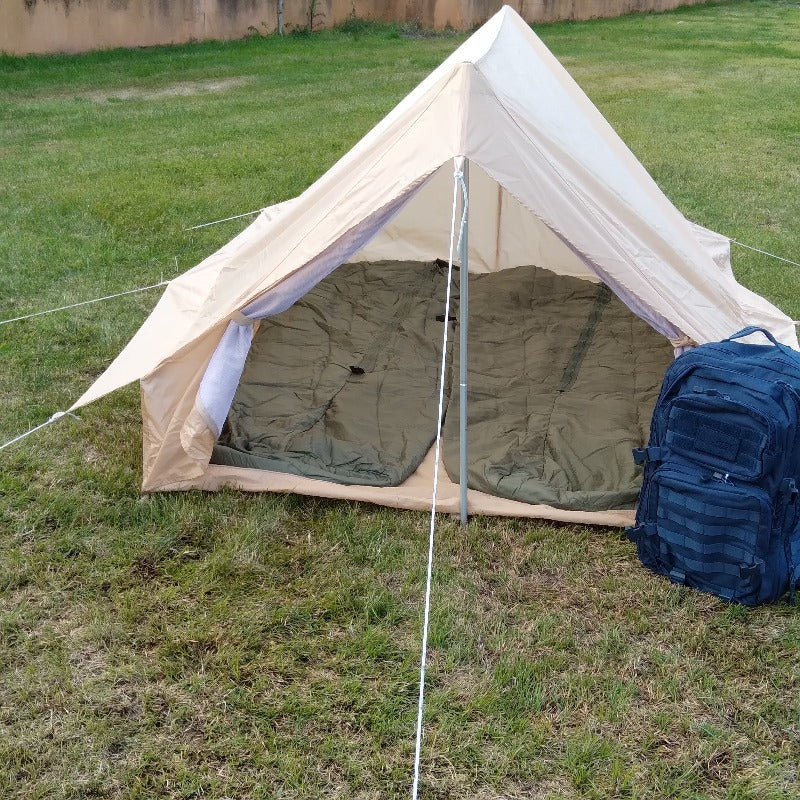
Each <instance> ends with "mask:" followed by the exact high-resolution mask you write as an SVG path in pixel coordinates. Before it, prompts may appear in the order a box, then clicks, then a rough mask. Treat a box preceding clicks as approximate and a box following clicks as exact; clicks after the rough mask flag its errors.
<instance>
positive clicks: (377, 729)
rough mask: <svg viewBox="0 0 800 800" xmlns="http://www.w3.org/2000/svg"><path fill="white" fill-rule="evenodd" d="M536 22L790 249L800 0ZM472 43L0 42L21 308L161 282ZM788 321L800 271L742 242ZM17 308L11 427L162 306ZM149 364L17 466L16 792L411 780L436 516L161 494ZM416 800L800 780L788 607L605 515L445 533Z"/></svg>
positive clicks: (742, 258)
mask: <svg viewBox="0 0 800 800" xmlns="http://www.w3.org/2000/svg"><path fill="white" fill-rule="evenodd" d="M539 32H540V34H541V35H542V36H543V38H544V39H545V41H546V43H547V44H548V45H549V46H550V47H551V48H552V49H553V50H554V52H555V53H556V55H558V56H559V58H561V59H562V61H563V62H564V63H565V64H566V65H567V67H568V68H569V69H570V71H571V72H572V74H573V75H574V76H575V77H576V79H577V80H578V82H579V83H580V84H581V85H582V86H583V87H584V89H585V90H586V91H587V93H588V94H589V96H590V97H591V98H592V99H593V100H594V101H595V102H596V103H597V104H598V106H599V107H600V109H601V110H602V111H603V113H604V114H605V115H606V116H607V117H608V118H609V120H610V121H611V123H612V124H613V125H614V126H615V128H616V129H617V130H618V131H619V132H620V134H621V135H622V136H623V138H624V139H625V140H626V142H628V144H629V145H630V146H631V148H632V149H633V151H634V152H635V153H636V154H637V155H638V156H639V158H640V159H641V160H642V161H643V163H644V164H645V166H646V167H647V168H648V169H649V170H650V171H651V173H652V174H653V175H654V177H655V178H656V180H657V181H658V182H659V184H660V185H661V186H662V187H663V188H664V190H665V191H666V192H667V194H668V195H669V196H670V197H671V198H672V199H673V200H674V201H675V202H676V204H677V205H678V206H679V208H681V210H682V211H683V212H684V213H686V214H687V215H688V216H689V217H691V218H693V219H694V220H696V221H697V222H700V223H702V224H704V225H707V226H709V227H712V228H715V229H717V230H721V231H723V232H725V233H727V234H729V235H734V236H737V237H738V238H740V239H741V240H742V241H744V242H748V243H751V244H754V245H757V246H760V247H764V248H765V249H767V250H771V251H774V252H778V253H781V254H784V255H787V256H789V257H793V258H795V260H797V256H798V254H800V228H798V225H797V219H798V218H799V217H800V213H799V212H800V192H799V191H798V188H800V187H799V186H798V184H800V172H799V171H798V161H797V153H798V145H800V128H799V127H798V124H797V108H798V107H800V45H798V42H800V36H798V33H800V8H798V7H797V5H796V4H793V3H783V2H765V1H762V2H731V3H722V4H715V5H710V6H707V7H695V8H691V9H684V10H680V11H678V12H674V13H670V14H664V15H657V16H638V17H628V18H624V19H620V20H609V21H594V22H588V23H580V24H561V25H553V26H547V27H543V28H542V29H541V30H540V31H539ZM458 41H459V39H458V38H457V37H451V36H445V37H430V38H424V37H414V38H409V37H405V36H402V35H399V33H398V31H397V30H396V29H393V28H380V27H377V28H372V27H369V28H363V29H362V28H360V27H359V28H357V29H355V32H354V33H347V32H342V31H340V32H330V33H322V34H319V35H317V34H315V35H314V36H312V37H288V38H287V39H284V40H279V39H277V38H269V37H268V38H253V39H249V40H246V41H243V42H234V43H225V44H220V43H212V44H195V45H191V46H186V47H175V48H156V49H150V50H142V51H113V52H105V53H94V54H90V55H86V56H80V57H61V56H56V57H50V58H25V59H18V58H9V57H0V119H2V120H3V124H2V125H1V126H0V187H2V190H0V207H1V208H2V219H3V221H4V225H3V226H2V228H1V229H0V263H2V265H3V267H2V269H1V270H0V318H6V317H10V316H16V315H18V314H22V313H26V312H28V311H37V310H40V309H43V308H47V307H52V306H55V305H59V304H62V303H67V302H74V301H77V300H82V299H85V298H89V297H96V296H99V295H101V294H107V293H110V292H113V291H117V290H121V289H127V288H130V287H133V286H138V285H143V284H146V283H151V282H154V280H157V279H158V278H159V276H160V275H161V273H162V272H163V273H164V275H165V276H166V277H169V276H170V275H172V274H174V271H175V260H177V265H178V268H179V269H181V270H183V269H185V268H188V267H189V266H191V265H192V264H194V263H196V262H197V261H199V260H200V259H201V258H202V257H203V256H204V255H206V254H207V253H209V252H211V251H212V250H213V249H214V248H216V247H217V246H219V245H221V244H222V243H224V242H225V241H227V240H228V239H229V238H230V237H231V236H232V235H233V233H234V232H235V231H237V230H239V229H240V227H241V223H240V222H232V223H226V224H224V225H219V226H216V227H212V228H206V229H203V230H201V231H194V232H191V233H189V232H186V231H184V228H186V227H187V226H189V225H191V224H195V223H199V222H204V221H207V220H211V219H216V218H219V217H223V216H227V215H228V214H232V213H237V212H240V211H246V210H249V209H251V208H257V207H260V206H262V205H264V204H267V203H271V202H276V201H278V200H281V199H284V198H286V197H290V196H292V195H295V194H297V193H298V192H300V191H301V190H302V189H303V188H304V187H305V186H306V185H307V184H308V183H309V182H311V181H312V180H313V179H314V178H316V177H317V176H318V175H319V174H321V173H322V172H323V171H324V170H325V169H326V168H327V167H328V166H329V165H330V164H331V163H332V162H333V161H334V160H335V159H336V158H337V157H338V156H340V155H341V154H343V153H344V152H346V151H347V149H348V148H349V147H350V146H351V145H352V144H353V143H354V142H355V141H356V140H357V139H358V138H359V137H360V136H361V135H362V134H363V133H364V132H365V131H366V130H367V129H368V128H369V127H370V126H371V125H372V124H373V123H374V122H376V121H377V120H378V119H380V118H381V116H382V115H383V114H384V113H385V112H386V111H388V110H389V109H390V108H391V107H392V105H393V104H394V103H395V102H396V101H397V100H398V99H399V98H400V97H402V96H403V94H404V93H405V92H406V91H408V90H409V89H410V88H412V87H413V86H414V85H415V84H416V83H417V82H418V81H419V80H420V79H421V78H422V77H423V76H424V75H425V74H426V73H427V72H428V71H429V70H430V69H431V68H433V67H434V66H435V65H436V64H437V63H439V62H440V61H441V59H442V58H443V57H445V56H446V55H447V54H448V53H449V52H450V51H452V49H453V48H454V47H455V46H456V44H457V43H458ZM735 257H736V262H735V268H736V271H737V274H738V275H739V276H740V278H741V279H742V281H743V282H744V283H746V285H748V286H750V287H751V288H753V289H755V290H756V291H758V292H760V293H762V294H765V295H766V296H768V297H769V298H770V299H771V300H773V301H775V302H776V303H777V304H778V305H780V306H781V307H782V308H783V309H784V310H786V311H787V312H788V313H790V314H792V315H793V316H795V317H798V316H800V299H798V298H800V278H799V277H798V276H800V272H798V271H797V270H792V269H791V268H788V267H786V266H782V265H780V264H779V263H778V262H772V261H770V260H766V259H763V258H762V257H761V256H758V255H757V254H753V253H750V252H749V251H736V252H735ZM155 299H156V298H155V296H154V294H152V293H150V294H142V295H134V296H131V297H128V298H123V299H120V300H116V301H109V302H108V303H105V304H98V305H93V306H87V307H84V308H81V309H76V310H75V311H72V312H69V313H62V314H55V315H51V316H47V317H41V318H39V319H36V320H30V321H27V322H22V323H14V324H13V325H5V326H0V409H2V412H1V413H0V441H5V440H6V439H8V438H10V437H11V436H13V435H14V434H16V433H18V432H20V431H21V430H23V429H25V428H27V427H28V426H29V425H32V424H35V423H38V422H41V421H42V420H43V419H45V418H47V416H49V415H50V414H51V413H52V412H53V411H54V410H56V409H59V408H65V407H67V406H68V405H69V404H70V403H71V402H72V401H73V400H74V399H75V398H76V397H77V396H78V395H79V394H80V393H81V392H82V391H83V390H84V389H85V388H86V386H87V385H88V384H89V383H90V381H91V380H92V378H93V377H94V376H96V375H97V374H98V373H99V372H100V371H101V370H102V368H103V367H104V365H106V364H107V363H108V361H109V360H110V359H111V358H112V357H113V356H114V355H115V354H116V353H117V352H118V351H119V350H120V349H121V347H122V346H123V344H124V343H125V341H126V340H127V338H128V337H129V336H130V335H131V334H132V333H133V331H134V330H135V329H136V327H137V326H138V325H139V324H140V323H141V321H142V319H143V318H144V316H145V315H146V313H147V311H148V310H149V308H150V307H152V305H153V303H154V302H155ZM138 413H139V412H138V408H137V394H136V389H135V387H131V388H128V389H125V390H123V391H121V392H118V393H116V394H115V395H113V396H112V397H109V398H107V399H105V400H103V401H101V402H99V403H97V404H95V405H94V406H92V407H89V408H87V409H85V410H84V411H83V412H82V414H81V416H82V421H81V422H75V421H65V422H61V423H59V424H58V425H55V426H52V427H51V428H49V429H47V430H46V431H42V432H41V433H40V434H37V435H36V436H35V437H31V438H30V439H28V440H26V442H25V443H24V445H21V446H18V447H15V448H13V449H8V450H5V451H3V453H2V454H0V796H2V797H4V798H15V799H16V798H59V799H61V798H64V799H65V798H87V797H97V798H131V799H132V798H149V797H167V798H189V797H213V798H219V799H220V800H221V799H222V798H225V797H229V798H311V797H327V798H336V797H339V798H345V797H354V798H373V797H375V798H377V797H404V796H407V795H408V792H409V787H410V765H411V760H412V755H413V729H414V717H415V709H416V691H417V685H416V681H417V669H418V646H419V636H420V622H421V613H422V594H423V585H424V560H425V550H426V535H427V522H426V519H425V517H424V516H423V515H419V514H414V513H397V512H393V511H389V510H385V509H375V508H371V507H368V506H363V505H357V504H344V503H333V502H327V501H321V500H314V499H304V498H297V497H291V496H290V497H274V496H244V495H240V494H237V493H234V492H221V493H218V494H214V495H204V494H200V493H189V494H182V495H156V496H147V497H140V495H139V492H138V484H139V480H140V458H141V453H140V446H139V434H140V431H139V416H138ZM430 643H431V653H430V671H429V694H428V707H427V708H428V710H427V718H426V739H425V746H424V750H423V774H422V796H423V797H425V798H453V799H457V798H481V799H482V800H499V799H500V798H505V799H508V798H523V797H525V798H605V797H629V798H668V797H669V798H706V797H708V798H727V799H730V800H744V799H745V798H753V799H754V800H755V799H756V798H757V799H758V800H765V799H766V800H769V799H774V800H778V798H781V799H783V798H792V797H800V788H798V787H799V786H800V783H799V782H798V766H797V765H798V763H800V744H798V742H800V658H798V656H799V655H800V652H799V651H800V614H799V613H798V611H797V609H796V608H793V607H790V606H788V605H786V604H777V605H774V606H769V607H763V608H758V609H743V608H738V607H729V606H726V605H724V604H722V603H720V602H718V601H717V600H715V599H713V598H711V597H708V596H705V595H701V594H699V593H696V592H693V591H690V590H686V589H682V588H677V587H674V586H672V585H671V584H669V583H668V582H666V581H664V580H661V579H658V578H655V577H653V576H651V575H650V574H648V573H647V572H646V571H645V570H644V569H643V568H642V567H641V566H640V565H639V564H638V562H637V560H636V557H635V554H634V552H633V548H632V546H631V545H630V544H629V543H627V542H626V541H625V540H624V538H623V537H622V535H621V534H620V533H619V532H617V531H605V530H599V529H589V528H585V527H569V526H556V525H550V524H541V523H532V522H525V521H516V520H492V519H475V520H473V521H472V522H471V523H470V525H469V527H468V528H467V530H466V531H462V530H460V529H459V528H458V527H457V526H456V525H455V524H454V523H453V522H451V521H448V520H443V521H442V525H441V528H440V530H439V532H438V540H437V553H436V569H435V593H434V602H433V618H432V627H431V640H430Z"/></svg>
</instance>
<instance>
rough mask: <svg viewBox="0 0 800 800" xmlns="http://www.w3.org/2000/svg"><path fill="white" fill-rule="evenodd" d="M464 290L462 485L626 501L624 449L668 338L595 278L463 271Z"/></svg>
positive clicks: (630, 482) (629, 468) (668, 351)
mask: <svg viewBox="0 0 800 800" xmlns="http://www.w3.org/2000/svg"><path fill="white" fill-rule="evenodd" d="M469 292H470V296H469V344H468V352H467V363H468V371H467V401H468V416H467V420H468V427H467V431H468V433H467V451H468V485H469V486H470V487H471V488H473V489H480V490H481V491H484V492H489V493H491V494H495V495H499V496H501V497H508V498H510V499H512V500H522V501H525V502H528V503H543V504H546V505H551V506H555V507H557V508H569V509H576V510H582V511H600V510H606V509H612V508H625V507H628V506H630V507H633V505H634V504H635V502H636V499H637V497H638V493H639V486H640V483H641V471H640V470H639V469H638V468H635V467H634V464H633V459H632V457H631V449H632V448H633V447H641V446H643V444H644V443H645V442H646V441H647V438H648V434H649V428H650V417H651V415H652V412H653V407H654V406H655V402H656V398H657V397H658V392H659V389H660V387H661V380H662V378H663V376H664V371H665V369H666V368H667V365H668V364H669V363H670V361H671V360H672V358H673V352H672V347H671V346H670V344H669V342H668V341H667V340H665V339H664V338H663V337H662V336H660V335H659V334H657V333H656V332H655V331H653V330H652V329H651V328H650V327H649V326H648V325H647V324H646V323H644V322H642V321H641V320H640V319H639V318H638V317H636V316H634V314H632V313H631V311H630V310H629V309H628V308H627V307H626V306H625V305H623V303H622V302H621V301H620V300H618V299H617V298H616V297H615V296H614V295H613V294H612V293H611V292H610V291H609V290H608V289H607V288H606V287H605V286H604V285H603V284H592V283H589V282H588V281H582V280H578V279H575V278H568V277H563V276H559V275H555V274H554V273H552V272H550V271H548V270H544V269H537V268H535V267H520V268H517V269H511V270H505V271H503V272H500V273H496V274H492V275H475V276H471V277H470V282H469ZM456 353H457V351H456ZM457 358H458V355H457V354H456V355H455V356H454V359H457ZM454 363H456V364H457V363H458V362H457V360H454ZM457 400H458V382H457V381H454V391H453V396H452V397H451V401H450V406H451V413H450V415H448V417H447V418H446V420H445V426H444V463H445V467H446V469H447V474H448V475H449V476H450V478H451V479H452V480H453V481H454V482H458V469H459V466H458V465H459V448H458V414H457V413H455V412H456V409H457V407H458V406H457Z"/></svg>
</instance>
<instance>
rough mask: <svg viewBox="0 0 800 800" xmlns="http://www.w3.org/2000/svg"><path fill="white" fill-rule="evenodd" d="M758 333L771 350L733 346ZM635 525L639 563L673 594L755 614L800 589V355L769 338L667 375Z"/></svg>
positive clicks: (712, 352)
mask: <svg viewBox="0 0 800 800" xmlns="http://www.w3.org/2000/svg"><path fill="white" fill-rule="evenodd" d="M757 331H760V332H761V333H763V334H764V335H765V336H766V337H767V339H769V340H770V342H771V344H770V345H762V344H745V343H743V342H739V341H735V340H736V339H740V338H742V337H744V336H748V335H749V334H751V333H755V332H757ZM634 459H635V461H636V463H638V464H643V465H644V481H643V484H642V490H641V494H640V497H639V506H638V509H637V512H636V524H635V525H634V526H633V527H632V528H628V529H627V534H628V537H629V538H630V539H631V540H632V541H633V542H635V543H636V547H637V550H638V553H639V558H640V559H641V560H642V563H644V564H645V566H647V567H649V568H650V569H652V570H654V571H655V572H658V573H660V574H662V575H667V576H669V578H670V579H671V580H672V581H674V582H675V583H681V584H686V585H687V586H693V587H695V588H697V589H701V590H703V591H706V592H712V593H713V594H715V595H717V596H718V597H722V598H723V599H725V600H728V601H732V602H736V603H742V604H744V605H757V604H758V603H765V602H769V601H772V600H777V599H778V598H780V597H782V596H783V595H784V594H786V593H787V592H790V593H793V591H794V589H795V587H796V586H797V585H798V583H799V582H800V519H799V517H800V515H799V514H798V511H799V510H800V502H798V486H799V485H800V353H798V352H796V351H794V350H792V349H791V348H789V347H786V346H785V345H782V344H780V343H779V342H777V341H776V340H775V338H774V337H773V336H772V334H771V333H769V332H768V331H766V330H763V329H762V328H753V327H751V328H745V329H744V330H743V331H740V332H739V333H737V334H735V335H734V336H731V337H730V338H729V339H726V340H724V341H722V342H713V343H711V344H704V345H700V346H699V347H695V348H693V349H692V350H689V351H688V352H686V353H684V354H683V355H682V356H680V357H679V358H677V359H676V360H675V361H674V362H673V363H672V364H671V365H670V367H669V368H668V369H667V372H666V375H665V377H664V383H663V385H662V387H661V393H660V395H659V398H658V402H657V403H656V407H655V411H654V412H653V420H652V423H651V426H650V441H649V444H648V446H647V447H645V448H642V449H637V450H634Z"/></svg>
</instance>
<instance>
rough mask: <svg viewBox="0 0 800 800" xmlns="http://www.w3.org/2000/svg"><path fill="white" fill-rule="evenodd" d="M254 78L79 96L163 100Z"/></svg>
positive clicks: (220, 89)
mask: <svg viewBox="0 0 800 800" xmlns="http://www.w3.org/2000/svg"><path fill="white" fill-rule="evenodd" d="M253 80H254V78H253V77H239V78H225V79H223V80H207V81H186V82H182V83H172V84H170V85H169V86H164V87H162V88H160V89H141V88H136V87H129V88H123V89H111V90H108V89H103V90H96V91H92V92H85V93H83V94H81V95H79V96H80V97H83V98H85V99H87V100H92V101H93V102H95V103H108V102H113V101H118V100H161V99H167V98H170V97H191V96H192V95H195V94H211V93H213V92H226V91H228V89H234V88H236V87H238V86H244V85H245V84H248V83H251V82H252V81H253Z"/></svg>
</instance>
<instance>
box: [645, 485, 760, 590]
mask: <svg viewBox="0 0 800 800" xmlns="http://www.w3.org/2000/svg"><path fill="white" fill-rule="evenodd" d="M649 502H650V503H651V504H652V505H651V509H652V512H653V516H652V517H651V519H655V524H654V525H650V526H647V527H648V528H650V530H645V531H644V533H645V536H643V537H642V539H643V540H647V541H642V545H643V546H647V547H649V548H650V553H651V556H652V557H653V559H654V560H655V561H657V562H658V563H659V565H660V569H659V571H661V572H663V573H664V574H665V575H669V577H670V578H671V579H672V580H673V581H675V582H676V583H685V584H688V585H690V586H694V587H696V588H698V589H702V590H704V591H710V592H714V593H715V594H718V595H719V596H720V597H723V598H725V599H727V600H735V601H737V602H740V603H745V604H753V603H756V602H758V601H759V591H760V588H761V581H762V576H763V573H764V561H763V560H762V559H761V558H760V557H758V556H757V555H756V554H757V553H764V552H766V551H767V549H768V546H769V539H770V535H771V532H772V522H773V514H772V505H771V503H770V502H769V498H768V496H767V495H766V493H765V492H763V491H761V490H760V489H758V488H755V487H752V486H746V487H740V486H736V485H733V484H732V483H730V482H729V481H724V480H716V479H713V478H707V477H703V476H701V475H699V474H697V475H695V474H690V473H684V472H681V471H679V470H673V469H662V470H659V471H658V472H657V473H656V474H655V475H654V477H653V492H652V494H651V497H650V498H649ZM647 534H652V535H649V536H648V535H647Z"/></svg>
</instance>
